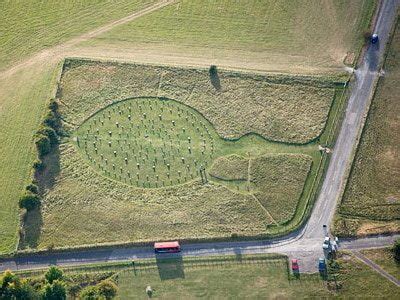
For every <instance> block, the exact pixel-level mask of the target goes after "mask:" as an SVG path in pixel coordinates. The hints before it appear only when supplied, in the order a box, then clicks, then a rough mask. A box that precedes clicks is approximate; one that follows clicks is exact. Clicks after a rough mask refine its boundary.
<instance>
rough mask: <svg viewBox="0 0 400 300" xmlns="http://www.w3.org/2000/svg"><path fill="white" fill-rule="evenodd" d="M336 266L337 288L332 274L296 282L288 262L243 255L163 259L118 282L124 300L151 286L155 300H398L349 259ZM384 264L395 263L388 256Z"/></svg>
mask: <svg viewBox="0 0 400 300" xmlns="http://www.w3.org/2000/svg"><path fill="white" fill-rule="evenodd" d="M374 251H375V252H377V253H376V254H379V253H381V252H382V250H374ZM386 251H388V250H386ZM336 263H337V264H338V265H339V269H338V270H336V271H333V270H332V273H331V274H335V275H336V277H335V278H336V284H335V280H334V279H333V277H332V275H331V276H330V277H329V279H328V280H327V281H325V280H322V279H321V278H320V276H319V274H301V275H300V277H299V278H294V276H293V275H292V274H288V271H289V270H288V268H287V263H286V260H285V259H277V258H276V259H273V258H271V257H265V256H263V255H254V256H250V255H241V254H239V255H237V256H236V257H230V256H225V257H215V258H213V257H209V258H196V259H194V258H192V259H191V258H183V259H182V258H180V259H179V258H178V259H169V261H168V260H165V261H163V260H159V261H157V265H155V266H151V265H149V266H147V267H146V268H143V269H141V268H140V267H139V268H137V270H136V272H135V271H134V270H132V269H130V270H125V271H122V272H120V273H119V274H118V277H117V281H118V287H119V297H120V298H121V299H132V298H135V299H147V295H146V287H147V286H151V288H152V290H153V294H152V298H154V299H176V298H184V299H198V298H206V299H210V298H211V299H231V298H255V299H265V298H267V299H276V298H278V299H288V298H289V299H291V298H301V299H303V298H307V299H309V298H324V299H330V298H360V297H361V298H380V297H381V296H382V295H387V293H388V294H389V295H391V298H392V299H396V297H397V298H398V296H399V291H398V288H397V289H396V286H395V285H394V284H393V283H391V282H390V281H388V280H387V279H386V278H384V277H382V276H381V275H380V274H378V273H376V272H374V271H371V269H370V268H369V267H368V266H366V265H364V264H363V263H362V262H360V261H358V260H357V258H355V257H354V256H352V255H351V254H343V255H341V256H340V257H339V258H338V260H336ZM380 263H381V264H382V265H383V266H386V265H390V264H392V265H393V264H394V262H393V258H390V257H388V256H387V255H386V256H385V257H384V258H381V259H380ZM392 270H393V274H394V275H395V276H396V275H397V276H398V273H399V267H398V266H397V267H396V266H392ZM289 272H290V271H289ZM330 272H331V270H330ZM336 287H337V288H336Z"/></svg>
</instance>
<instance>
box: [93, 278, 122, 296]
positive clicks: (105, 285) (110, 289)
mask: <svg viewBox="0 0 400 300" xmlns="http://www.w3.org/2000/svg"><path fill="white" fill-rule="evenodd" d="M97 289H98V291H99V294H100V295H101V296H104V297H105V298H106V299H107V300H108V299H112V298H114V297H115V296H116V295H117V291H118V287H117V285H116V284H115V283H114V282H112V281H111V280H103V281H102V282H100V283H99V284H98V285H97Z"/></svg>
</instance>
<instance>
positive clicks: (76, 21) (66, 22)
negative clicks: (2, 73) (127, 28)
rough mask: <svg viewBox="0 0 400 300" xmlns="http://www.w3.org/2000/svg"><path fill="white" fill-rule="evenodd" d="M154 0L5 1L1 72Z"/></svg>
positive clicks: (0, 29) (0, 5)
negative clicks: (43, 50) (26, 58)
mask: <svg viewBox="0 0 400 300" xmlns="http://www.w3.org/2000/svg"><path fill="white" fill-rule="evenodd" d="M153 2H155V0H153V1H152V0H134V1H127V0H116V1H97V0H85V1H77V0H68V1H65V0H61V1H57V2H52V1H40V0H30V1H2V2H1V3H0V10H1V12H2V18H1V23H0V33H1V34H0V70H1V69H4V68H6V67H7V66H9V65H11V64H13V63H16V62H18V61H21V60H22V59H23V58H25V57H27V56H29V55H30V54H33V53H35V52H38V51H40V50H42V49H44V48H47V47H50V46H53V45H56V44H59V43H62V42H64V41H66V40H67V39H70V38H71V37H74V36H76V35H79V34H82V33H84V32H87V31H89V30H92V29H94V28H96V27H98V26H101V25H103V24H105V23H107V22H110V21H112V20H115V19H118V18H121V17H123V16H125V15H127V14H129V13H130V12H133V11H135V10H138V9H140V8H142V7H144V6H146V5H149V4H151V3H153Z"/></svg>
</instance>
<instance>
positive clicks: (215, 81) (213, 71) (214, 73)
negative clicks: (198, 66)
mask: <svg viewBox="0 0 400 300" xmlns="http://www.w3.org/2000/svg"><path fill="white" fill-rule="evenodd" d="M209 74H210V81H211V84H212V85H213V87H214V88H215V89H216V90H217V91H220V90H221V81H220V80H219V75H218V69H217V67H216V66H214V65H213V66H211V67H210V70H209Z"/></svg>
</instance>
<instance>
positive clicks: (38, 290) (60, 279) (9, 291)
mask: <svg viewBox="0 0 400 300" xmlns="http://www.w3.org/2000/svg"><path fill="white" fill-rule="evenodd" d="M82 284H84V283H81V285H82ZM81 285H78V286H76V285H71V282H70V279H69V278H68V276H65V275H64V274H63V272H62V270H61V269H59V268H57V267H56V266H52V267H50V268H49V269H48V271H47V272H46V273H45V275H44V278H42V279H37V278H35V279H29V278H28V279H23V278H20V277H19V276H18V275H16V274H14V273H12V272H11V271H5V272H4V273H3V274H2V275H0V299H4V300H13V299H21V300H25V299H26V300H31V299H33V300H35V299H41V300H65V299H67V297H68V294H69V295H70V296H71V297H73V298H76V297H77V296H78V297H79V299H84V300H91V299H105V300H109V299H113V298H114V297H115V296H116V295H117V292H118V288H117V285H116V284H115V283H114V282H113V281H112V280H110V279H105V280H101V281H100V282H99V283H97V284H95V285H88V286H86V287H84V288H83V289H82V288H81Z"/></svg>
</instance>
